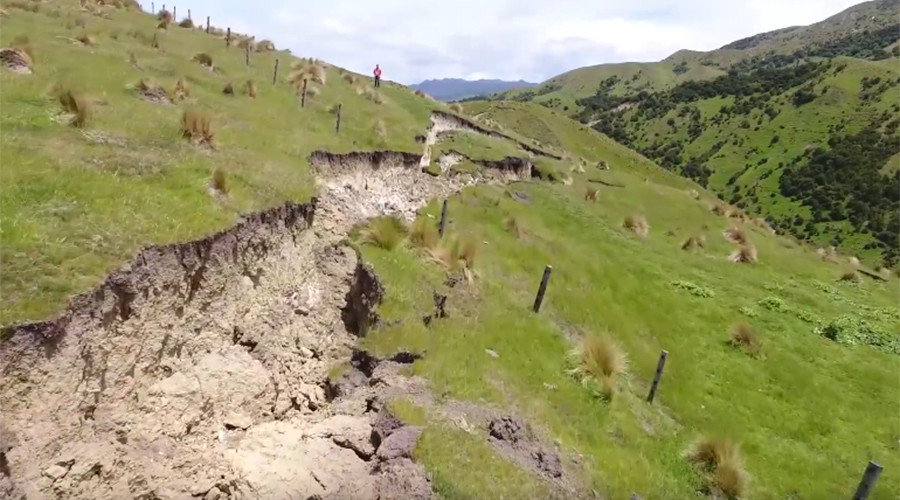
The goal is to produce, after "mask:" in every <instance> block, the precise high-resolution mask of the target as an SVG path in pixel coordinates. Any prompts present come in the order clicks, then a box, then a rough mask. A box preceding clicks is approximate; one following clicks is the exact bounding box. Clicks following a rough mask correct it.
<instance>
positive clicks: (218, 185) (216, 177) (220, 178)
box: [210, 167, 228, 194]
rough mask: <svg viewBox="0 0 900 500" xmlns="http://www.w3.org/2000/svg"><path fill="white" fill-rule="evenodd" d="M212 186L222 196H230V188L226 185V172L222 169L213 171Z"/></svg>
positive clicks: (217, 168) (218, 168)
mask: <svg viewBox="0 0 900 500" xmlns="http://www.w3.org/2000/svg"><path fill="white" fill-rule="evenodd" d="M210 186H211V187H212V188H213V189H215V190H216V191H217V192H219V193H221V194H228V186H227V185H226V183H225V171H224V170H222V169H221V168H220V167H216V168H215V170H213V174H212V180H211V181H210Z"/></svg>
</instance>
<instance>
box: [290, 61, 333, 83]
mask: <svg viewBox="0 0 900 500" xmlns="http://www.w3.org/2000/svg"><path fill="white" fill-rule="evenodd" d="M325 77H326V71H325V64H324V63H322V62H320V61H318V60H316V59H299V60H297V61H294V62H293V63H291V73H290V74H289V75H288V78H289V79H290V80H291V82H292V83H293V84H294V86H296V87H297V88H298V89H300V88H303V80H307V82H308V84H318V85H325ZM308 84H307V85H308Z"/></svg>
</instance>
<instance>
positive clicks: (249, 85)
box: [244, 80, 256, 99]
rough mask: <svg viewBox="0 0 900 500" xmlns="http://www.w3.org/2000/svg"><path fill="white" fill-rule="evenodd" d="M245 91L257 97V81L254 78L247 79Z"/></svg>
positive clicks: (248, 94)
mask: <svg viewBox="0 0 900 500" xmlns="http://www.w3.org/2000/svg"><path fill="white" fill-rule="evenodd" d="M244 93H245V94H247V97H251V98H254V99H255V98H256V82H254V81H253V80H247V81H246V82H244Z"/></svg>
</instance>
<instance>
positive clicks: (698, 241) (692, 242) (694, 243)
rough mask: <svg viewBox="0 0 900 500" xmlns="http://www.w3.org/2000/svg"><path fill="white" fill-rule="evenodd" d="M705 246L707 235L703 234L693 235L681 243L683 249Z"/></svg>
mask: <svg viewBox="0 0 900 500" xmlns="http://www.w3.org/2000/svg"><path fill="white" fill-rule="evenodd" d="M704 247H706V237H705V236H703V235H702V234H701V235H695V236H691V237H689V238H688V239H686V240H684V243H682V244H681V249H682V250H698V249H700V248H704Z"/></svg>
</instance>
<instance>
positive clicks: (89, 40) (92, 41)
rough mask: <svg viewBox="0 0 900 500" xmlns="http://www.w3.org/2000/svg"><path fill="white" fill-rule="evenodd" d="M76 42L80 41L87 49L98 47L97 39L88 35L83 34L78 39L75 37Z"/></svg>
mask: <svg viewBox="0 0 900 500" xmlns="http://www.w3.org/2000/svg"><path fill="white" fill-rule="evenodd" d="M75 40H76V41H78V42H79V43H80V44H82V45H84V46H85V47H90V46H93V45H97V39H96V38H95V37H93V36H92V35H89V34H87V33H82V34H80V35H78V36H77V37H75Z"/></svg>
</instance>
